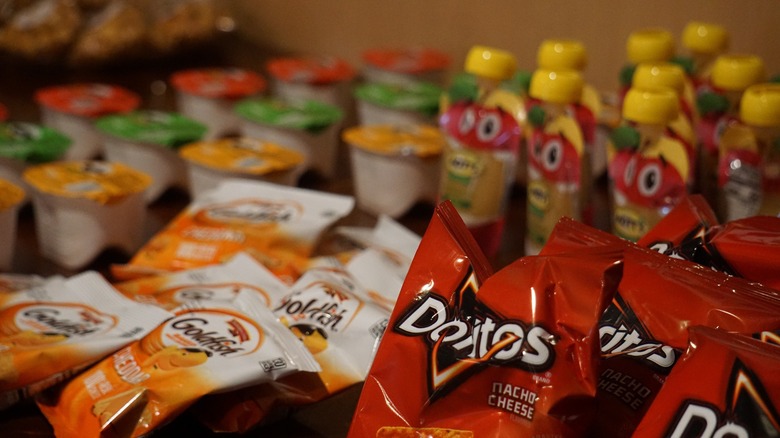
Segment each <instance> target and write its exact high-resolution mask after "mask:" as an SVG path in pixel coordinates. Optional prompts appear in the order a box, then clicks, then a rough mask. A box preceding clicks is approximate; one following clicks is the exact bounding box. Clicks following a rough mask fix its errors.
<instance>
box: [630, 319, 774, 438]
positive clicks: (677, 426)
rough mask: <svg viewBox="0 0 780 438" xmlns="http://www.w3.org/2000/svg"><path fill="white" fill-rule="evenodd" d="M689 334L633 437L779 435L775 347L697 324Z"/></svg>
mask: <svg viewBox="0 0 780 438" xmlns="http://www.w3.org/2000/svg"><path fill="white" fill-rule="evenodd" d="M689 333H690V341H689V343H688V349H687V351H686V352H685V354H684V355H683V356H682V357H681V358H680V360H679V362H678V364H677V366H675V368H674V370H673V371H672V373H671V374H670V375H669V378H668V379H667V380H666V383H665V384H664V387H663V388H662V389H661V391H660V392H659V393H658V396H657V397H656V399H655V401H654V402H653V404H652V406H651V407H650V409H649V410H648V412H647V414H646V415H645V418H644V419H643V420H642V422H641V423H640V424H639V427H637V430H636V433H635V435H634V436H637V437H645V436H647V437H656V436H669V437H688V436H697V437H699V436H712V437H715V436H719V437H725V436H733V437H770V436H778V435H780V415H778V408H780V374H778V373H777V370H778V369H780V347H778V346H777V345H771V344H768V343H765V342H761V341H759V340H756V339H752V338H750V337H748V336H743V335H738V334H733V333H728V332H726V331H723V330H717V329H712V328H706V327H700V326H699V327H692V328H690V329H689ZM775 336H776V335H775Z"/></svg>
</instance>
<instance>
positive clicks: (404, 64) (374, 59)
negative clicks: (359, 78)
mask: <svg viewBox="0 0 780 438" xmlns="http://www.w3.org/2000/svg"><path fill="white" fill-rule="evenodd" d="M363 62H365V63H366V64H368V65H370V66H372V67H375V68H378V69H381V70H388V71H393V72H397V73H408V74H420V73H426V72H431V71H437V70H444V69H446V68H447V67H449V66H450V62H451V59H450V57H449V56H448V55H447V54H446V53H443V52H440V51H438V50H435V49H427V48H409V49H372V50H367V51H365V52H363Z"/></svg>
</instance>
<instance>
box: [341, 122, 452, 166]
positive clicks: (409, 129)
mask: <svg viewBox="0 0 780 438" xmlns="http://www.w3.org/2000/svg"><path fill="white" fill-rule="evenodd" d="M342 138H343V139H344V141H345V142H347V143H348V144H350V145H352V146H354V147H357V148H360V149H363V150H366V151H368V152H373V153H376V154H380V155H401V156H412V155H413V156H418V157H420V158H425V157H430V156H435V155H439V154H441V152H442V150H443V149H444V143H445V139H444V136H443V135H442V133H441V131H440V130H439V129H438V128H437V127H435V126H431V125H413V126H398V125H363V126H357V127H354V128H350V129H347V130H345V131H344V133H343V134H342Z"/></svg>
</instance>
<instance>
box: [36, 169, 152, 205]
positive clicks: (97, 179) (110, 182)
mask: <svg viewBox="0 0 780 438" xmlns="http://www.w3.org/2000/svg"><path fill="white" fill-rule="evenodd" d="M23 177H24V180H25V181H26V182H27V183H28V184H30V185H31V186H32V187H33V188H35V189H36V190H38V191H40V192H42V193H47V194H49V195H54V196H61V197H64V198H83V199H90V200H92V201H95V202H97V203H99V204H111V203H114V202H118V201H121V200H122V199H124V198H125V197H127V196H128V195H132V194H135V193H140V192H143V191H144V190H146V188H147V187H149V185H150V184H151V183H152V178H151V177H150V176H149V175H147V174H145V173H143V172H139V171H137V170H135V169H133V168H130V167H128V166H126V165H124V164H121V163H117V162H111V163H109V162H106V161H58V162H52V163H47V164H41V165H37V166H31V167H28V168H27V169H26V170H25V171H24V174H23Z"/></svg>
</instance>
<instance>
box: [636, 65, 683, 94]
mask: <svg viewBox="0 0 780 438" xmlns="http://www.w3.org/2000/svg"><path fill="white" fill-rule="evenodd" d="M631 85H632V86H634V87H637V88H658V87H664V88H671V89H672V90H674V91H676V92H677V94H679V95H682V93H683V92H684V91H685V71H684V70H683V68H682V67H680V66H679V65H677V64H672V63H670V62H657V63H647V62H645V63H642V64H639V65H638V66H637V67H636V70H635V71H634V77H633V79H632V82H631Z"/></svg>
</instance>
